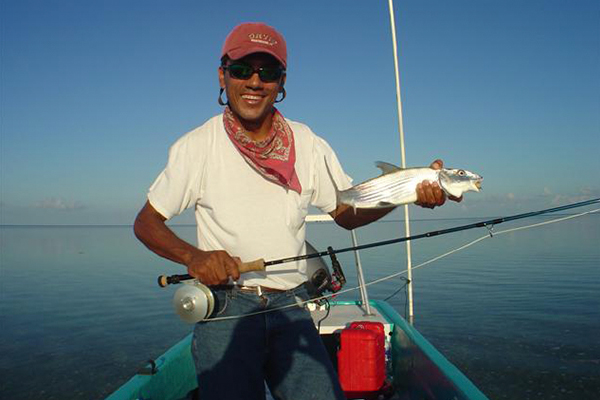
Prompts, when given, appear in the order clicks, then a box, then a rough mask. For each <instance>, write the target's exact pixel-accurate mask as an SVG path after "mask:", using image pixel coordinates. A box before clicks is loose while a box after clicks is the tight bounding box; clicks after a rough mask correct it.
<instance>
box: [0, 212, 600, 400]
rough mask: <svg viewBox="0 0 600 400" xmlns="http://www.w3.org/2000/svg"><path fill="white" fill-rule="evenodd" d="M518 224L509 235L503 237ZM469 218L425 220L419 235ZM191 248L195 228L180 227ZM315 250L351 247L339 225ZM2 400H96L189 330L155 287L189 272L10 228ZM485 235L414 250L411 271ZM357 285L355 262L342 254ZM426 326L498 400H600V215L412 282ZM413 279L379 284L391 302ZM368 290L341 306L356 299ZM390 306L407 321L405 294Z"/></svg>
mask: <svg viewBox="0 0 600 400" xmlns="http://www.w3.org/2000/svg"><path fill="white" fill-rule="evenodd" d="M548 219H549V218H534V219H529V220H524V221H521V223H520V224H517V223H510V224H502V225H498V226H497V227H496V231H500V230H503V229H507V228H512V227H516V226H519V225H524V224H529V223H533V222H540V221H547V220H548ZM469 222H473V221H469V220H431V221H414V222H413V228H412V231H413V233H422V232H426V231H429V230H434V229H440V228H447V227H450V226H455V225H462V224H466V223H469ZM175 230H176V231H177V232H178V234H179V235H180V236H182V237H184V238H186V239H187V240H190V241H191V242H194V241H195V239H194V235H195V228H194V227H190V226H178V227H175ZM403 230H404V228H403V224H402V223H399V222H381V223H376V224H372V225H371V226H368V227H365V228H362V229H359V230H358V231H357V235H358V238H359V242H361V243H367V242H374V241H378V240H385V239H390V238H394V237H400V236H403ZM308 231H309V237H310V238H311V242H312V243H313V245H315V247H317V248H318V249H320V250H324V249H325V247H326V246H328V245H331V246H333V247H334V248H342V247H348V246H349V245H350V236H349V233H347V232H346V231H343V230H341V229H339V228H337V227H336V226H335V225H333V224H331V223H316V224H311V225H310V226H309V229H308ZM0 234H1V236H0V251H1V258H0V261H1V270H0V272H1V277H2V279H1V280H0V285H1V286H0V296H1V301H0V321H2V329H0V376H1V377H2V379H1V380H0V398H7V399H31V398H44V399H98V398H103V397H104V396H105V395H107V394H108V393H110V392H111V391H113V390H114V389H115V388H117V387H118V386H119V385H121V384H122V383H124V382H125V381H126V380H127V379H128V378H129V377H130V376H131V375H133V374H134V373H135V371H136V370H137V369H138V368H140V367H142V366H143V365H144V364H145V361H146V360H147V359H150V358H154V357H157V356H158V355H160V354H162V353H163V352H164V351H165V350H167V349H168V348H169V347H170V346H171V345H172V344H173V343H175V342H176V341H177V340H178V339H180V338H182V337H183V336H185V335H186V334H187V333H188V332H189V331H190V327H189V326H188V325H185V324H183V323H181V322H180V321H179V319H178V318H177V317H176V316H175V314H174V313H173V311H172V309H171V297H172V294H173V292H174V290H175V288H167V289H159V288H158V287H157V285H156V277H157V276H158V275H160V274H163V273H180V272H183V270H182V268H181V267H179V266H178V265H176V264H173V263H171V262H168V261H165V260H162V259H160V258H158V257H156V256H154V255H152V254H151V253H150V252H148V251H147V250H146V249H145V247H143V246H142V245H141V244H140V243H138V242H137V241H136V239H135V238H134V237H133V234H132V230H131V227H124V226H123V227H14V226H12V227H9V226H3V227H0ZM485 234H486V231H485V230H483V229H477V230H471V231H465V232H460V233H456V234H452V235H445V236H440V237H435V238H431V239H425V240H420V241H415V242H413V265H418V264H419V263H421V262H423V261H426V260H428V259H430V258H432V257H434V256H437V255H439V254H441V253H443V252H446V251H449V250H451V249H454V248H456V247H458V246H460V245H462V244H465V243H467V242H468V241H470V240H473V239H475V238H478V237H481V236H483V235H485ZM404 248H405V247H404V245H403V244H401V245H392V246H386V247H379V248H376V249H370V250H365V251H363V252H362V253H361V258H362V261H363V266H364V269H365V274H366V279H367V281H372V280H374V279H377V278H380V277H384V276H387V275H390V274H392V273H395V272H398V271H401V270H403V269H404V265H405V251H404ZM339 259H340V261H341V263H342V266H344V270H345V272H346V275H347V277H348V281H349V283H348V285H347V286H346V287H353V286H355V282H356V279H355V273H354V261H353V256H352V255H351V253H348V254H341V255H339ZM413 282H414V295H415V314H416V319H415V325H416V327H417V328H418V329H419V330H420V331H421V333H422V334H423V335H424V336H425V337H426V338H427V339H429V341H431V342H432V344H433V345H434V346H436V347H437V348H438V349H439V350H440V351H442V353H444V354H445V355H446V356H447V357H448V358H449V359H450V361H452V362H453V363H454V364H455V365H457V366H458V367H459V368H460V369H461V370H462V371H463V372H465V373H466V375H467V376H469V378H470V379H471V380H473V382H474V383H475V384H476V385H477V386H478V387H479V388H480V389H481V390H482V391H483V392H484V393H486V394H487V395H488V396H489V397H490V398H493V399H517V398H518V399H549V398H555V399H587V398H589V399H591V398H595V397H596V396H597V394H598V393H600V339H599V334H598V332H600V215H591V216H586V217H582V218H578V219H576V220H571V221H567V222H561V223H558V224H552V225H548V226H545V227H541V228H534V229H530V230H526V231H520V232H516V233H511V234H506V235H496V236H494V237H493V238H492V239H489V240H484V241H482V242H480V243H478V244H476V245H475V246H472V247H470V248H468V249H466V250H464V251H462V252H459V253H456V254H453V255H451V256H449V257H447V258H444V259H442V260H439V261H437V262H435V263H432V264H430V265H427V266H424V267H422V268H418V269H416V270H414V271H413ZM402 284H403V281H402V280H401V279H400V278H395V279H392V280H389V281H385V282H383V283H380V284H377V285H374V286H371V288H370V289H369V293H370V295H371V297H372V298H380V299H381V298H386V297H388V296H389V295H391V294H393V293H394V292H395V291H396V290H397V289H398V288H399V287H401V285H402ZM356 296H358V294H357V292H352V293H350V294H344V295H342V296H341V298H342V299H346V298H355V297H356ZM389 302H390V303H391V304H392V305H393V306H394V307H396V308H397V309H398V310H399V311H400V312H401V313H402V314H403V313H404V310H405V292H404V291H402V292H400V293H398V294H397V295H396V296H394V297H392V298H391V299H390V300H389Z"/></svg>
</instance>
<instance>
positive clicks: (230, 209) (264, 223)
mask: <svg viewBox="0 0 600 400" xmlns="http://www.w3.org/2000/svg"><path fill="white" fill-rule="evenodd" d="M287 122H288V124H289V126H290V127H291V129H292V131H293V132H294V141H295V146H296V165H295V168H296V174H297V175H298V179H299V180H300V183H301V185H302V194H301V195H300V194H298V193H297V192H295V191H293V190H287V189H286V188H284V187H282V186H280V185H277V184H275V183H272V182H270V181H268V180H267V179H265V178H264V177H262V176H261V175H259V174H258V173H257V172H256V171H255V170H254V169H253V168H252V167H251V166H250V165H249V164H248V163H247V162H246V161H245V160H244V159H243V157H242V156H241V155H240V153H239V152H238V150H237V149H236V148H235V146H234V145H233V143H231V140H230V139H229V137H228V136H227V133H226V132H225V128H224V126H223V115H222V114H221V115H217V116H215V117H213V118H211V119H210V120H208V121H207V122H206V123H205V124H204V125H202V126H200V127H199V128H196V129H194V130H193V131H191V132H188V133H187V134H185V135H184V136H182V137H181V138H180V139H179V140H177V142H175V144H174V145H173V146H172V147H171V149H170V151H169V161H168V163H167V166H166V167H165V169H164V171H163V172H162V173H161V174H160V175H159V176H158V178H157V179H156V181H155V182H154V184H153V185H152V186H151V187H150V191H149V193H148V200H149V201H150V204H152V206H153V207H154V208H155V209H156V210H157V211H158V212H159V213H160V214H162V215H163V216H164V217H165V218H167V219H169V218H171V217H173V216H175V215H178V214H180V213H181V212H183V211H184V210H185V209H187V208H189V207H195V215H196V222H197V225H198V227H197V233H198V248H200V249H201V250H225V251H227V252H228V253H229V254H230V255H232V256H237V257H240V258H241V260H242V261H244V262H249V261H254V260H257V259H260V258H263V259H265V260H266V261H269V260H275V259H281V258H287V257H292V256H297V255H301V254H305V252H306V249H305V233H306V227H305V220H304V218H305V217H306V214H307V213H308V206H309V204H310V205H313V206H315V207H317V208H319V209H321V210H322V211H323V212H325V213H329V212H330V211H333V210H334V209H335V208H336V193H335V188H334V185H333V183H332V181H331V178H330V175H329V173H328V172H327V168H326V166H325V160H326V162H327V166H328V167H329V171H330V172H331V176H333V178H334V180H335V184H336V185H337V187H338V188H339V190H344V189H347V188H348V187H350V186H351V183H350V179H349V178H348V176H346V174H345V173H344V171H343V169H342V167H341V165H340V163H339V161H338V159H337V157H336V155H335V153H334V152H333V150H332V149H331V147H329V145H328V144H327V142H325V141H324V140H323V139H321V138H320V137H318V136H316V135H315V134H314V133H313V132H312V131H311V130H310V128H308V127H307V126H306V125H303V124H300V123H297V122H293V121H290V120H287ZM305 281H306V262H305V261H297V262H288V263H284V264H279V265H273V266H270V267H267V272H266V274H259V273H253V272H252V273H246V274H242V277H241V278H240V280H238V281H237V283H238V284H243V285H249V286H254V285H262V286H267V287H271V288H276V289H291V288H293V287H296V286H298V285H299V284H301V283H303V282H305Z"/></svg>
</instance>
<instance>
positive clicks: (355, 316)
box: [310, 304, 392, 336]
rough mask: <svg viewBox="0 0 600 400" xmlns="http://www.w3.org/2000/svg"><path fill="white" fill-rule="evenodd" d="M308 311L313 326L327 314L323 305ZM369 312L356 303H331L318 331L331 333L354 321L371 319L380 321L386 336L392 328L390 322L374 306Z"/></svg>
mask: <svg viewBox="0 0 600 400" xmlns="http://www.w3.org/2000/svg"><path fill="white" fill-rule="evenodd" d="M310 311H311V315H312V318H313V321H314V322H315V326H317V327H318V323H319V320H321V319H323V318H324V317H325V315H327V310H326V309H325V307H320V308H319V309H314V310H313V309H312V308H311V310H310ZM371 314H372V315H367V314H366V310H365V309H364V308H363V307H362V306H359V305H356V304H338V305H332V306H331V308H330V310H329V315H328V316H327V318H325V319H324V320H323V321H321V327H320V333H321V334H331V333H334V332H339V331H341V330H342V329H344V328H346V327H347V326H348V325H349V324H350V323H351V322H354V321H371V322H381V323H382V324H383V326H384V328H385V333H386V336H387V335H389V333H390V331H391V330H392V324H391V323H389V322H388V321H387V320H386V319H385V317H384V316H383V315H382V314H381V313H380V312H379V311H378V310H377V309H376V308H375V307H371Z"/></svg>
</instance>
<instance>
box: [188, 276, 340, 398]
mask: <svg viewBox="0 0 600 400" xmlns="http://www.w3.org/2000/svg"><path fill="white" fill-rule="evenodd" d="M215 297H216V304H215V312H214V314H213V316H214V317H224V316H238V315H244V314H249V313H253V312H257V311H263V310H268V309H274V308H278V307H282V306H287V305H290V304H292V305H294V307H291V308H286V309H283V310H278V311H272V312H268V313H264V314H259V315H254V316H249V317H243V318H236V319H231V320H223V321H208V322H199V323H197V324H196V326H195V328H194V339H193V341H192V353H193V356H194V362H195V364H196V373H197V376H198V386H199V397H200V399H202V400H217V399H220V400H254V399H256V400H259V399H260V400H264V399H265V382H266V383H267V385H268V386H269V390H270V391H271V394H272V395H273V397H275V399H281V400H292V399H293V400H304V399H315V400H317V399H318V400H331V399H340V400H342V399H345V396H344V394H343V392H342V390H341V387H340V384H339V381H338V377H337V374H336V372H335V371H334V369H333V366H332V365H331V361H330V359H329V355H328V354H327V351H326V350H325V346H324V345H323V343H322V341H321V338H320V337H319V334H318V333H317V330H316V329H315V326H314V324H313V321H312V318H311V317H310V313H309V312H308V311H307V310H306V309H305V308H304V306H297V305H295V304H296V302H297V299H298V300H307V299H308V294H307V293H306V289H305V288H304V286H299V287H298V288H295V289H292V290H289V291H287V292H283V293H263V295H262V296H257V295H256V294H252V293H247V292H241V291H240V290H239V289H237V288H233V289H228V290H219V291H216V292H215Z"/></svg>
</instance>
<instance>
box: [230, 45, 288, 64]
mask: <svg viewBox="0 0 600 400" xmlns="http://www.w3.org/2000/svg"><path fill="white" fill-rule="evenodd" d="M254 53H267V54H269V55H272V56H273V57H275V59H276V60H277V61H279V63H280V64H281V65H283V68H287V65H286V63H285V61H284V60H282V59H281V58H280V57H279V56H278V55H277V54H276V53H275V52H274V51H271V50H269V49H265V48H264V47H262V46H255V47H244V48H237V49H233V50H230V51H229V52H227V57H229V58H230V59H232V60H239V59H240V58H244V57H246V56H247V55H249V54H254Z"/></svg>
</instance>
